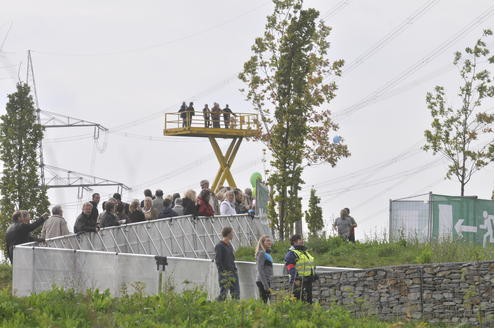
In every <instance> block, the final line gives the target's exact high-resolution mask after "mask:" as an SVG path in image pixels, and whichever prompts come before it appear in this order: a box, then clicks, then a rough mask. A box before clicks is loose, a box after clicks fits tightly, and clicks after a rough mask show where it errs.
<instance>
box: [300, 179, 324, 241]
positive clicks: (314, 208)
mask: <svg viewBox="0 0 495 328" xmlns="http://www.w3.org/2000/svg"><path fill="white" fill-rule="evenodd" d="M320 200H321V199H320V197H318V196H316V190H315V189H314V188H311V193H310V196H309V203H308V210H307V211H306V212H305V213H304V216H305V218H306V223H307V224H308V230H309V234H310V236H314V237H317V236H318V234H319V233H320V232H321V230H323V228H324V227H325V224H324V223H323V211H322V209H321V206H320V205H319V204H320Z"/></svg>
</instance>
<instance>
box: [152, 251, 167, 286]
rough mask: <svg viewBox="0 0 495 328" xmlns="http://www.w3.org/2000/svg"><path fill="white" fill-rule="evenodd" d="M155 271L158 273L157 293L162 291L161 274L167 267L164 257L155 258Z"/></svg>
mask: <svg viewBox="0 0 495 328" xmlns="http://www.w3.org/2000/svg"><path fill="white" fill-rule="evenodd" d="M155 261H156V270H157V271H158V293H161V292H162V291H163V287H162V285H163V272H165V267H166V266H167V265H168V262H167V257H166V256H158V255H157V256H155Z"/></svg>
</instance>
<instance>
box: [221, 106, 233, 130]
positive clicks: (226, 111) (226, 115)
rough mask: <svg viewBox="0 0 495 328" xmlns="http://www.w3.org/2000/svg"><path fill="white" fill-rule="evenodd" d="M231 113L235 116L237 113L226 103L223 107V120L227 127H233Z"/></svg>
mask: <svg viewBox="0 0 495 328" xmlns="http://www.w3.org/2000/svg"><path fill="white" fill-rule="evenodd" d="M230 115H234V116H235V114H234V113H233V112H232V110H230V108H229V105H225V108H224V109H223V122H224V124H225V128H226V129H228V128H232V126H231V124H230Z"/></svg>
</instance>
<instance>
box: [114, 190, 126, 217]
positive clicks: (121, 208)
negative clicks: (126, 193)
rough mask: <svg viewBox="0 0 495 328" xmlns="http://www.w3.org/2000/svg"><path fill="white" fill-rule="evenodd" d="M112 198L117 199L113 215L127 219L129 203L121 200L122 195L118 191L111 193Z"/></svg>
mask: <svg viewBox="0 0 495 328" xmlns="http://www.w3.org/2000/svg"><path fill="white" fill-rule="evenodd" d="M113 198H114V199H116V200H117V205H116V206H115V215H116V216H117V219H118V220H127V216H128V215H129V204H128V203H125V202H123V201H122V196H121V195H120V194H119V193H117V192H116V193H115V194H113Z"/></svg>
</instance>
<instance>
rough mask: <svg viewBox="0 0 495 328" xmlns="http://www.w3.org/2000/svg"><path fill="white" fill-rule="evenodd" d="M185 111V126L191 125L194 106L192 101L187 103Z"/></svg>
mask: <svg viewBox="0 0 495 328" xmlns="http://www.w3.org/2000/svg"><path fill="white" fill-rule="evenodd" d="M186 112H187V127H191V125H192V118H193V116H194V106H193V103H192V102H190V103H189V106H188V107H187V110H186Z"/></svg>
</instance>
